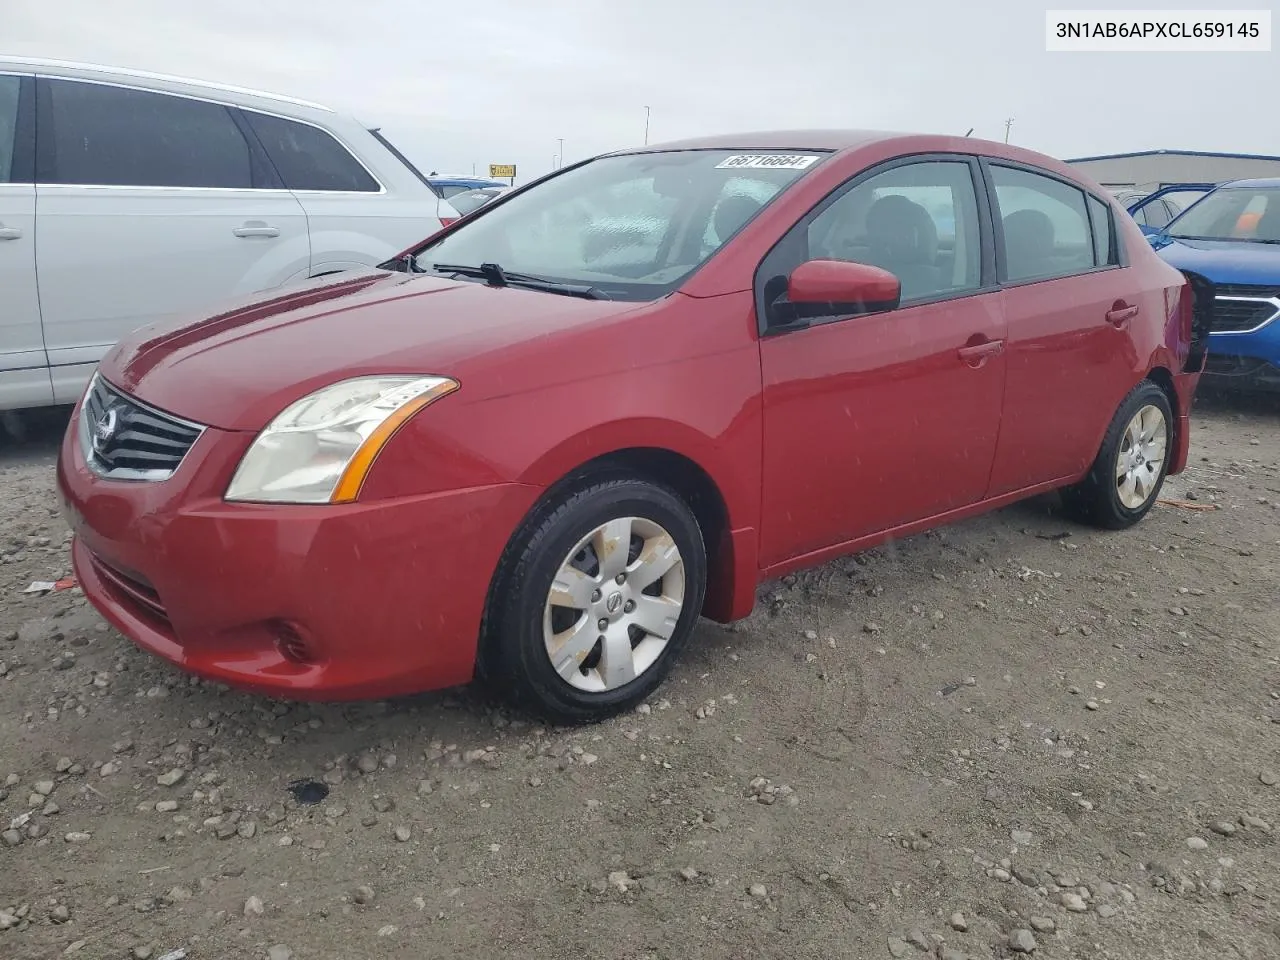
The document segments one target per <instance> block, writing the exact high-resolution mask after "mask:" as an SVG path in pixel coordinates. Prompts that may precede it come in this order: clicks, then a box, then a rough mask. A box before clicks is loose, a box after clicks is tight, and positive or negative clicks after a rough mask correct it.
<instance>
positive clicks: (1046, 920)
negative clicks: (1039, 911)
mask: <svg viewBox="0 0 1280 960" xmlns="http://www.w3.org/2000/svg"><path fill="white" fill-rule="evenodd" d="M1027 922H1028V923H1030V924H1031V929H1033V930H1035V931H1036V933H1053V932H1054V931H1055V930H1057V929H1058V925H1057V924H1056V923H1054V922H1053V920H1052V918H1050V917H1029V918H1028V920H1027Z"/></svg>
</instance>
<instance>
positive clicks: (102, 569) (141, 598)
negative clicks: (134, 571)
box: [92, 555, 169, 624]
mask: <svg viewBox="0 0 1280 960" xmlns="http://www.w3.org/2000/svg"><path fill="white" fill-rule="evenodd" d="M92 560H93V569H94V570H95V571H96V572H97V574H98V576H99V577H101V578H102V580H103V582H104V583H105V584H106V585H107V586H108V587H110V588H112V589H113V590H114V591H115V592H116V594H117V595H118V596H119V598H120V599H121V600H123V601H125V602H127V603H131V604H132V605H133V606H134V607H135V608H137V611H138V612H139V613H142V614H145V615H147V616H149V617H151V618H153V619H155V620H159V621H161V622H162V623H165V624H168V622H169V614H168V612H167V611H166V610H165V608H164V604H163V603H161V602H160V594H158V593H156V590H155V587H153V586H151V584H149V583H147V582H146V581H144V580H143V579H142V578H141V577H139V576H137V575H130V574H127V573H125V572H123V571H121V570H117V569H116V568H115V567H113V566H111V565H110V564H108V563H107V562H106V561H104V560H103V559H102V558H101V557H99V556H97V555H92Z"/></svg>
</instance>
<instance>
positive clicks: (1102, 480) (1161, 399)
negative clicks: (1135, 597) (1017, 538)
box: [1062, 380, 1173, 530]
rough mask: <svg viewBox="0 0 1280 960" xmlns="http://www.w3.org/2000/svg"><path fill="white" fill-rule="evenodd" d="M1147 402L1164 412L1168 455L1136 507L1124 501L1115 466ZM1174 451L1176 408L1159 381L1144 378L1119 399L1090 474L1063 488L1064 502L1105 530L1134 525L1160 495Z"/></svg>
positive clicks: (1069, 509) (1079, 516)
mask: <svg viewBox="0 0 1280 960" xmlns="http://www.w3.org/2000/svg"><path fill="white" fill-rule="evenodd" d="M1148 406H1152V407H1155V408H1156V409H1158V410H1159V411H1160V413H1161V414H1162V415H1163V416H1164V425H1165V455H1164V459H1163V461H1162V462H1161V464H1160V470H1159V473H1158V475H1157V479H1156V481H1155V483H1154V485H1153V486H1152V487H1151V489H1150V493H1149V494H1148V496H1147V498H1146V499H1145V500H1144V501H1143V503H1142V504H1141V506H1139V507H1136V508H1133V507H1128V506H1126V505H1125V504H1124V503H1123V502H1121V499H1120V493H1119V489H1118V484H1117V483H1116V466H1117V463H1118V459H1119V457H1120V454H1121V448H1122V446H1123V444H1124V436H1125V428H1126V427H1128V425H1129V421H1130V420H1132V419H1133V418H1134V416H1136V415H1137V413H1138V411H1140V410H1142V409H1143V408H1144V407H1148ZM1172 453H1173V410H1172V408H1171V407H1170V406H1169V398H1168V397H1167V396H1165V392H1164V391H1163V390H1161V389H1160V387H1159V386H1158V385H1157V384H1155V383H1152V382H1151V381H1150V380H1144V381H1143V382H1142V383H1140V384H1138V385H1137V386H1136V387H1134V388H1133V390H1131V391H1130V392H1129V395H1128V396H1127V397H1125V398H1124V400H1123V401H1122V402H1121V403H1120V407H1119V409H1118V410H1116V415H1115V417H1114V419H1112V421H1111V426H1110V427H1108V428H1107V434H1106V436H1105V437H1104V438H1103V440H1102V446H1101V448H1100V449H1099V450H1098V456H1097V458H1096V459H1095V460H1094V462H1093V467H1092V468H1091V469H1090V470H1089V473H1088V475H1087V476H1086V477H1085V478H1084V480H1082V481H1081V482H1080V483H1079V484H1077V485H1075V486H1073V487H1068V488H1066V489H1065V490H1063V491H1062V503H1063V506H1064V507H1065V508H1066V510H1067V512H1068V513H1069V514H1071V515H1072V516H1074V517H1075V518H1076V519H1078V520H1080V521H1081V522H1083V523H1088V524H1091V525H1092V526H1096V527H1101V528H1102V529H1104V530H1124V529H1125V528H1127V527H1131V526H1133V525H1134V524H1135V523H1137V522H1138V521H1139V520H1141V519H1142V518H1143V517H1145V516H1146V515H1147V512H1148V511H1149V510H1150V509H1151V508H1152V507H1153V506H1154V505H1155V502H1156V499H1157V498H1158V497H1159V496H1160V489H1161V487H1163V486H1164V479H1165V477H1166V476H1167V475H1168V471H1169V457H1170V455H1172Z"/></svg>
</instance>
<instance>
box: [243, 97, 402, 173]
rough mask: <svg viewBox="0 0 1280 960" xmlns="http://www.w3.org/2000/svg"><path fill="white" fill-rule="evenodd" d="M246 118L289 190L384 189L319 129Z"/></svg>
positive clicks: (265, 116) (254, 115)
mask: <svg viewBox="0 0 1280 960" xmlns="http://www.w3.org/2000/svg"><path fill="white" fill-rule="evenodd" d="M244 116H245V118H246V119H247V120H248V122H249V125H250V126H251V127H252V128H253V132H254V133H256V134H257V135H258V139H259V140H261V141H262V145H263V147H264V148H266V151H267V156H269V157H270V158H271V162H272V163H273V164H275V167H276V170H277V171H279V173H280V178H281V179H282V180H284V185H285V186H286V187H288V188H289V189H290V190H311V191H326V192H341V193H377V192H378V191H379V190H380V189H381V186H380V185H379V183H378V181H377V180H375V179H374V178H373V175H372V174H371V173H369V171H368V170H366V169H365V168H364V165H363V164H362V163H360V161H359V160H357V159H356V158H355V157H354V156H352V154H351V151H349V150H348V149H347V148H346V147H344V146H343V145H342V144H341V143H339V142H338V140H337V138H335V137H334V136H333V135H332V134H330V133H328V132H327V131H325V130H321V129H320V128H319V127H313V126H311V125H310V124H307V123H299V122H297V121H295V120H286V119H284V118H283V117H273V116H270V115H269V114H265V113H256V112H254V111H252V110H245V111H244Z"/></svg>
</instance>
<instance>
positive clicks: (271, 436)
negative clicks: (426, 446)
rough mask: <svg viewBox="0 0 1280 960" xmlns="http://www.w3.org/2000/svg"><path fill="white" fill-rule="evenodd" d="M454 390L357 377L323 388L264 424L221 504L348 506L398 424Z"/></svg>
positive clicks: (433, 381) (443, 381) (444, 383)
mask: <svg viewBox="0 0 1280 960" xmlns="http://www.w3.org/2000/svg"><path fill="white" fill-rule="evenodd" d="M457 389H458V382H457V381H456V380H451V379H449V378H448V377H412V376H403V377H357V378H355V379H352V380H343V381H341V382H339V383H334V384H331V385H330V386H327V387H323V388H322V389H320V390H317V391H316V392H315V393H312V394H310V395H309V396H306V397H303V398H302V399H301V400H299V401H297V402H296V403H293V404H291V405H290V406H289V407H288V408H286V409H285V410H284V412H283V413H281V414H280V415H279V416H278V417H276V418H275V419H274V420H272V421H271V423H269V424H267V427H266V429H264V430H263V431H262V432H261V433H260V434H258V436H257V438H256V439H255V440H254V441H253V445H252V446H251V447H250V448H249V451H248V452H247V453H246V454H245V455H244V459H242V460H241V461H240V466H239V467H238V468H237V469H236V473H235V476H234V477H232V479H231V485H230V486H229V487H227V493H226V498H227V499H228V500H241V501H250V502H260V503H350V502H351V501H353V500H355V499H356V497H357V496H359V494H360V487H361V486H362V485H363V483H364V478H365V476H366V475H367V474H368V473H369V468H370V467H371V466H373V461H374V459H375V458H376V457H377V456H378V453H379V451H381V450H382V448H383V446H385V445H386V442H387V441H388V440H390V439H391V437H392V436H393V435H394V434H395V432H396V430H398V429H399V428H400V427H401V426H402V425H403V424H404V422H405V421H406V420H408V419H409V418H410V417H411V416H413V415H414V414H415V413H417V412H418V411H419V410H421V409H422V408H423V407H425V406H426V405H427V404H429V403H431V402H432V401H434V400H438V399H440V398H441V397H443V396H445V395H447V394H450V393H452V392H453V391H454V390H457Z"/></svg>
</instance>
